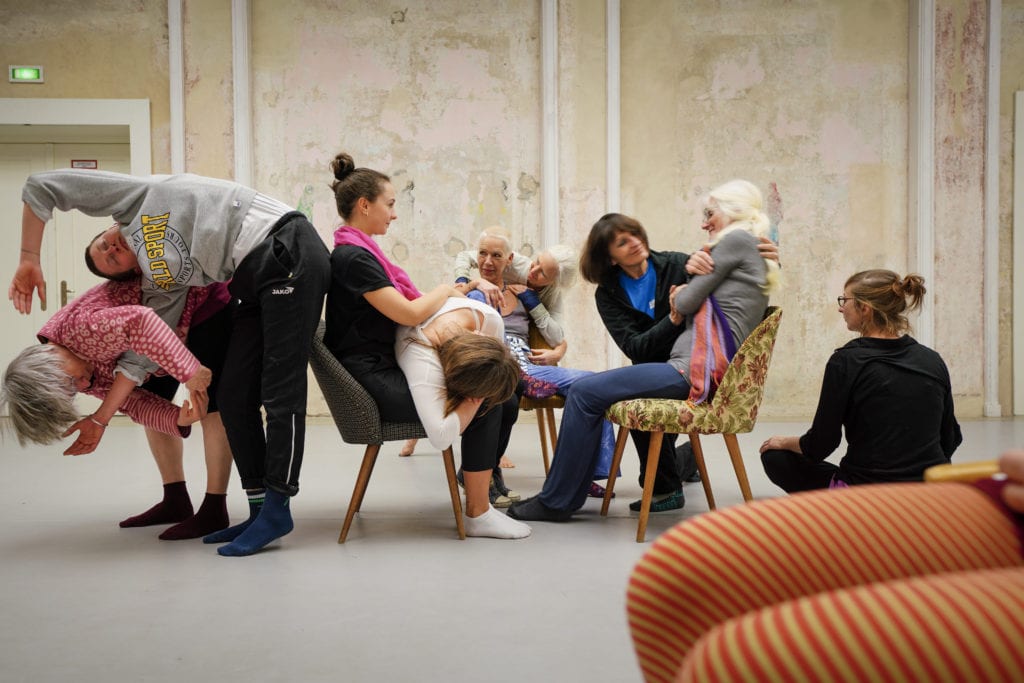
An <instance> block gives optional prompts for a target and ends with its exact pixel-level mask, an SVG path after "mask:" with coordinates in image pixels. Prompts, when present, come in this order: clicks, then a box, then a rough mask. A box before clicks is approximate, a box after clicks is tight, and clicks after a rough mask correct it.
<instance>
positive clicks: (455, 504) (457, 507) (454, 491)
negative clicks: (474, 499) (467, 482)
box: [441, 446, 466, 541]
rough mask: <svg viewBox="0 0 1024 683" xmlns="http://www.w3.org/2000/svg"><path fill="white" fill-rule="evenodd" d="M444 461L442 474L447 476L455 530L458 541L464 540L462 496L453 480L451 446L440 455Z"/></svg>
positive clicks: (453, 457)
mask: <svg viewBox="0 0 1024 683" xmlns="http://www.w3.org/2000/svg"><path fill="white" fill-rule="evenodd" d="M441 458H442V459H443V460H444V472H445V474H446V475H447V476H448V492H449V493H450V494H451V496H452V512H454V513H455V528H456V529H458V531H459V540H460V541H465V540H466V525H465V524H464V523H463V521H462V496H461V495H459V482H458V480H457V479H456V478H455V456H453V455H452V449H451V446H449V447H448V448H446V449H444V453H442V454H441Z"/></svg>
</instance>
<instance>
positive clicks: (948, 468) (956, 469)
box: [924, 460, 999, 482]
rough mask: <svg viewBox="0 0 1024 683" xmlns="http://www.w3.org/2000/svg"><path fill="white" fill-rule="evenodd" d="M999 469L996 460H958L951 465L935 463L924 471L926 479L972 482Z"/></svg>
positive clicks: (929, 480)
mask: <svg viewBox="0 0 1024 683" xmlns="http://www.w3.org/2000/svg"><path fill="white" fill-rule="evenodd" d="M998 471H999V462H998V461H996V460H979V461H978V462H958V463H950V464H949V465H935V466H934V467H929V468H928V469H926V470H925V471H924V480H925V481H928V482H934V481H965V482H972V481H977V480H978V479H984V478H985V477H991V476H992V475H993V474H995V473H996V472H998Z"/></svg>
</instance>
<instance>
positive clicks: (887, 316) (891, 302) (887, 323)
mask: <svg viewBox="0 0 1024 683" xmlns="http://www.w3.org/2000/svg"><path fill="white" fill-rule="evenodd" d="M845 287H849V288H850V293H851V294H853V298H854V300H855V301H856V302H858V303H862V304H864V305H866V306H867V307H868V308H869V309H870V310H871V317H870V319H869V325H870V327H872V328H874V329H876V330H878V331H880V332H884V333H886V334H891V335H894V336H898V335H901V334H903V333H904V332H907V331H909V330H910V321H909V320H907V316H905V315H904V312H906V311H913V310H915V309H916V308H918V307H919V306H920V305H921V300H922V299H923V298H924V295H925V293H926V292H927V291H928V290H926V289H925V288H924V278H923V277H921V276H920V275H918V274H916V273H910V274H909V275H907V276H906V277H903V278H901V277H900V276H899V275H897V274H896V273H894V272H893V271H891V270H883V269H880V268H876V269H874V270H862V271H861V272H859V273H854V274H853V275H851V276H850V278H849V279H848V280H847V281H846V285H845V286H844V289H845ZM908 299H909V302H908V301H907V300H908ZM861 332H862V333H863V332H864V330H861Z"/></svg>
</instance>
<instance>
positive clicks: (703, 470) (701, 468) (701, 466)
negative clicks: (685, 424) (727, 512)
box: [690, 432, 715, 510]
mask: <svg viewBox="0 0 1024 683" xmlns="http://www.w3.org/2000/svg"><path fill="white" fill-rule="evenodd" d="M690 445H692V446H693V457H694V459H695V460H696V461H697V471H698V472H700V483H701V485H702V486H703V487H704V497H705V498H707V499H708V509H709V510H714V509H715V494H714V493H712V492H711V480H710V479H709V478H708V467H707V464H705V462H704V449H703V448H701V445H700V435H699V434H697V432H691V433H690Z"/></svg>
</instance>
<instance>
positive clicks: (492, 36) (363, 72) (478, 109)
mask: <svg viewBox="0 0 1024 683" xmlns="http://www.w3.org/2000/svg"><path fill="white" fill-rule="evenodd" d="M539 35H540V15H539V4H538V3H536V2H529V1H520V2H505V3H501V4H496V3H491V2H486V1H481V2H430V3H428V2H415V3H404V4H403V5H402V8H400V9H396V8H395V7H392V6H383V5H380V4H379V3H376V2H370V1H362V2H349V1H345V2H342V1H341V0H337V1H330V0H317V1H314V2H306V3H302V4H301V5H295V4H281V3H277V2H269V1H257V2H254V3H253V58H252V61H253V70H254V75H253V102H254V108H255V112H254V126H255V130H256V131H257V135H256V144H255V167H256V172H257V179H256V184H257V185H258V186H259V187H260V188H262V189H263V190H264V191H266V192H268V193H270V194H273V195H275V196H277V197H279V198H281V199H283V200H286V201H289V202H293V203H295V204H299V205H301V207H302V208H303V209H305V210H309V211H310V212H311V215H312V217H313V222H314V224H315V225H316V226H317V228H318V229H319V230H320V232H321V234H322V235H323V236H324V238H325V239H329V237H330V234H331V232H332V231H333V230H334V228H335V227H336V226H337V225H338V223H339V220H340V219H339V218H338V217H337V211H336V208H335V205H334V198H333V194H332V193H331V191H330V188H329V184H330V182H331V181H332V180H333V176H332V175H331V173H330V167H329V162H330V161H331V159H333V158H334V156H335V154H337V153H338V152H340V151H343V150H344V151H347V152H349V153H350V154H352V156H353V158H354V159H355V161H356V164H357V165H360V166H368V167H370V168H374V169H377V170H379V171H382V172H384V173H387V174H388V175H390V176H391V177H392V182H393V184H394V186H395V189H396V191H397V194H398V207H397V212H398V220H397V221H396V222H394V223H393V224H392V226H391V229H390V230H389V233H388V235H386V236H384V237H383V238H381V239H380V240H379V242H380V244H381V246H382V247H383V249H384V251H385V252H386V253H388V254H389V255H390V257H391V258H392V259H393V260H394V261H395V262H396V263H398V264H399V265H401V266H402V267H403V268H405V269H406V270H407V271H408V272H409V274H410V275H411V276H412V278H413V280H414V281H415V282H416V283H418V284H419V285H420V286H421V287H423V288H430V287H432V286H433V285H435V284H436V283H438V282H441V281H448V280H450V279H451V274H452V262H453V261H452V257H453V256H454V255H455V254H456V253H458V252H459V251H460V250H463V249H466V248H467V247H469V246H470V245H473V246H475V243H476V238H477V237H478V236H479V234H480V232H481V230H482V229H483V228H485V227H487V226H489V225H493V224H501V225H504V226H505V227H506V228H507V229H508V230H509V231H510V232H511V234H512V236H513V237H512V241H513V245H514V247H515V248H516V249H517V250H519V251H520V252H521V253H524V254H527V255H530V254H532V253H533V252H534V251H535V250H537V249H538V248H539V245H538V240H539V230H540V226H539V217H540V193H539V189H540V185H539V180H538V178H539V175H540V149H539V142H540V85H539V82H540V43H539Z"/></svg>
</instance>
